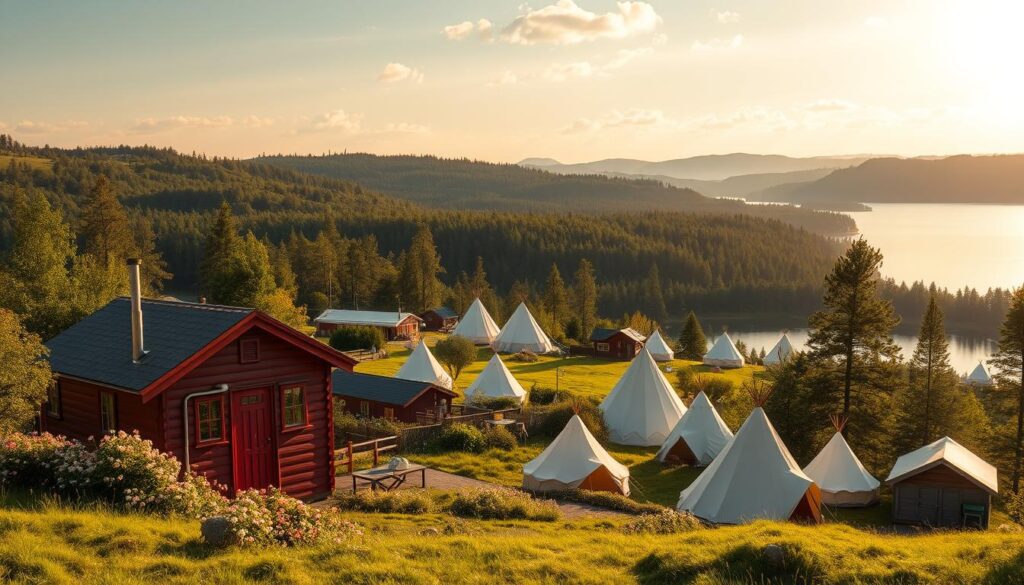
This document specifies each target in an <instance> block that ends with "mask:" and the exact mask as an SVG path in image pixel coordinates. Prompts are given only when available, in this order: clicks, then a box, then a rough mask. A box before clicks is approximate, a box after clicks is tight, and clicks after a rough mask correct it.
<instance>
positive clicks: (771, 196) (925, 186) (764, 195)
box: [755, 155, 1024, 205]
mask: <svg viewBox="0 0 1024 585" xmlns="http://www.w3.org/2000/svg"><path fill="white" fill-rule="evenodd" d="M755 197H756V198H757V199H758V200H761V201H785V202H792V203H800V204H814V203H819V202H827V203H858V202H859V203H988V204H1002V205H1021V204H1024V155H998V156H970V155H961V156H951V157H948V158H943V159H896V158H881V159H872V160H869V161H867V162H865V163H863V164H861V165H859V166H857V167H853V168H849V169H840V170H837V171H835V172H833V173H831V174H829V175H828V176H826V177H823V178H821V179H819V180H817V181H813V182H811V183H802V184H794V185H783V186H778V187H774V188H770V189H767V190H765V191H763V192H761V193H758V194H757V195H755Z"/></svg>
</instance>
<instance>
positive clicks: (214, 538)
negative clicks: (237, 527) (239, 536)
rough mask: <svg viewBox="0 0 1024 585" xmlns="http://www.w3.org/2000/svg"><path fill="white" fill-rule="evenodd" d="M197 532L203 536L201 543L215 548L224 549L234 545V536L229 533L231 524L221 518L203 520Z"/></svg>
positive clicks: (214, 517)
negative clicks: (203, 542)
mask: <svg viewBox="0 0 1024 585" xmlns="http://www.w3.org/2000/svg"><path fill="white" fill-rule="evenodd" d="M199 531H200V532H201V533H202V534H203V541H205V542H206V544H208V545H210V546H212V547H215V548H224V547H226V546H230V545H232V544H235V535H234V533H233V532H231V523H229V522H228V519H227V518H225V517H223V516H213V517H212V518H207V519H206V520H203V523H202V525H200V527H199Z"/></svg>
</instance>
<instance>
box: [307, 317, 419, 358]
mask: <svg viewBox="0 0 1024 585" xmlns="http://www.w3.org/2000/svg"><path fill="white" fill-rule="evenodd" d="M313 323H314V324H315V325H316V334H317V335H318V336H320V337H330V336H331V334H332V333H334V332H335V331H337V330H338V329H340V328H342V327H376V328H377V329H380V330H381V332H382V333H383V334H384V339H386V340H388V341H399V340H408V341H416V340H417V339H419V337H420V324H421V323H423V319H420V318H419V317H417V316H416V315H413V314H412V313H401V312H394V311H354V310H350V309H327V310H326V311H324V312H323V313H320V315H318V316H317V317H316V318H315V319H313ZM366 349H370V348H366ZM378 349H380V348H378Z"/></svg>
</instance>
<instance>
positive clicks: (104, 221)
mask: <svg viewBox="0 0 1024 585" xmlns="http://www.w3.org/2000/svg"><path fill="white" fill-rule="evenodd" d="M79 233H80V235H81V236H82V239H83V242H84V246H83V250H84V252H85V253H86V254H92V255H93V256H94V257H95V258H96V259H97V260H98V261H99V263H100V264H103V265H106V264H109V263H111V262H116V263H117V264H118V265H121V264H123V263H124V261H125V260H126V259H127V258H129V257H130V256H132V255H133V254H134V252H135V249H136V247H137V246H136V243H135V236H134V235H133V233H132V228H131V224H130V223H129V222H128V214H127V213H125V210H124V207H122V206H121V202H120V201H118V200H117V196H116V195H114V191H113V189H111V187H110V183H109V182H108V181H107V178H106V177H105V176H103V175H100V176H99V177H98V178H97V179H96V184H95V185H93V188H92V190H91V191H90V192H89V195H88V197H87V198H86V200H85V203H84V205H83V207H82V216H81V227H80V228H79ZM143 266H145V264H143Z"/></svg>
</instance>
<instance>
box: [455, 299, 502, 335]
mask: <svg viewBox="0 0 1024 585" xmlns="http://www.w3.org/2000/svg"><path fill="white" fill-rule="evenodd" d="M500 331H501V330H500V329H498V324H497V323H495V322H494V319H492V318H491V314H490V313H488V312H487V308H486V307H484V304H483V303H481V302H480V299H474V300H473V304H471V305H470V306H469V308H468V309H466V314H465V315H463V316H462V319H460V320H459V323H458V325H456V326H455V330H454V331H452V335H459V336H461V337H465V338H466V339H468V340H470V341H472V342H473V343H475V344H477V345H490V344H491V342H493V341H494V338H495V337H497V336H498V333H499V332H500Z"/></svg>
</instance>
